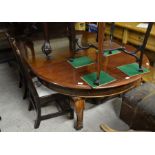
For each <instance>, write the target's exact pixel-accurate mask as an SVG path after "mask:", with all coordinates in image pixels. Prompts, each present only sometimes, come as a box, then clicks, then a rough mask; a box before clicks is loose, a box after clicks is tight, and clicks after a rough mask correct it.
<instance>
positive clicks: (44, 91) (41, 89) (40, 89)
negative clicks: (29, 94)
mask: <svg viewBox="0 0 155 155" xmlns="http://www.w3.org/2000/svg"><path fill="white" fill-rule="evenodd" d="M32 81H33V83H34V85H35V88H36V90H37V93H38V95H39V97H44V96H49V95H53V94H57V92H55V91H53V90H51V89H49V88H47V87H46V86H45V85H43V84H42V83H41V82H40V81H39V80H38V78H37V77H34V78H33V79H32Z"/></svg>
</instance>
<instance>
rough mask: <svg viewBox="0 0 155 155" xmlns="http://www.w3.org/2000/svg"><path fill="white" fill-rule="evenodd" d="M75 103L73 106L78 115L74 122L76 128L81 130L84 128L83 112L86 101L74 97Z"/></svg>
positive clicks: (72, 103)
mask: <svg viewBox="0 0 155 155" xmlns="http://www.w3.org/2000/svg"><path fill="white" fill-rule="evenodd" d="M72 100H73V102H71V106H72V107H73V108H74V112H75V114H76V118H75V119H76V120H75V122H74V128H75V129H76V130H80V129H82V128H83V112H84V108H85V100H84V99H82V98H80V97H72Z"/></svg>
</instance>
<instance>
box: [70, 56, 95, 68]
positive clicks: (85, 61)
mask: <svg viewBox="0 0 155 155" xmlns="http://www.w3.org/2000/svg"><path fill="white" fill-rule="evenodd" d="M68 62H69V63H70V64H71V65H72V66H73V67H74V68H80V67H83V66H87V65H90V64H93V63H94V61H93V60H92V59H91V58H89V57H87V56H82V57H79V58H74V59H73V61H70V60H68Z"/></svg>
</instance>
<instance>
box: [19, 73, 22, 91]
mask: <svg viewBox="0 0 155 155" xmlns="http://www.w3.org/2000/svg"><path fill="white" fill-rule="evenodd" d="M19 88H22V75H21V74H20V73H19Z"/></svg>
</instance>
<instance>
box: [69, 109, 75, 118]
mask: <svg viewBox="0 0 155 155" xmlns="http://www.w3.org/2000/svg"><path fill="white" fill-rule="evenodd" d="M69 119H74V110H73V109H71V111H70V113H69Z"/></svg>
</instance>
